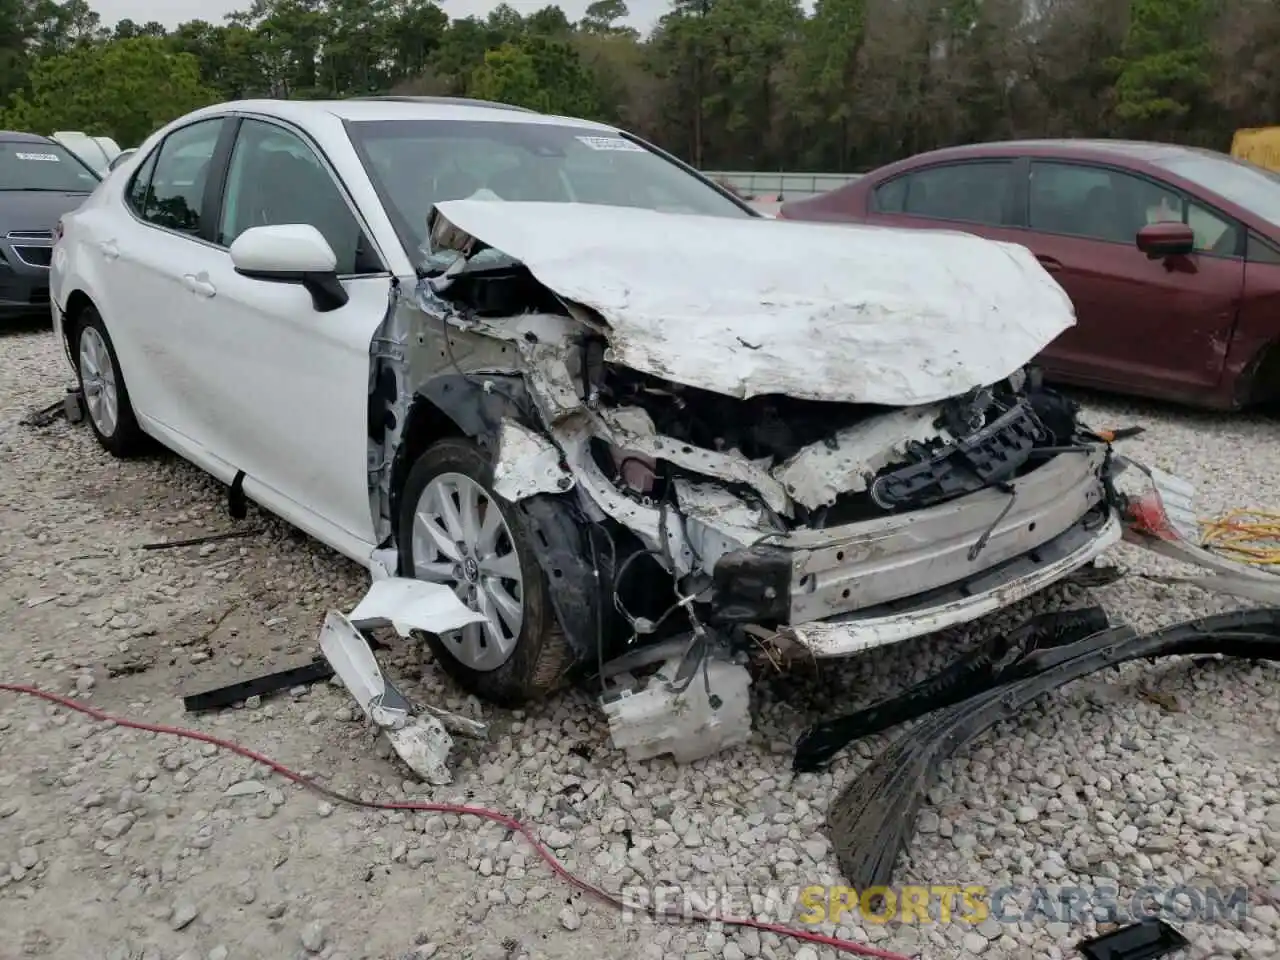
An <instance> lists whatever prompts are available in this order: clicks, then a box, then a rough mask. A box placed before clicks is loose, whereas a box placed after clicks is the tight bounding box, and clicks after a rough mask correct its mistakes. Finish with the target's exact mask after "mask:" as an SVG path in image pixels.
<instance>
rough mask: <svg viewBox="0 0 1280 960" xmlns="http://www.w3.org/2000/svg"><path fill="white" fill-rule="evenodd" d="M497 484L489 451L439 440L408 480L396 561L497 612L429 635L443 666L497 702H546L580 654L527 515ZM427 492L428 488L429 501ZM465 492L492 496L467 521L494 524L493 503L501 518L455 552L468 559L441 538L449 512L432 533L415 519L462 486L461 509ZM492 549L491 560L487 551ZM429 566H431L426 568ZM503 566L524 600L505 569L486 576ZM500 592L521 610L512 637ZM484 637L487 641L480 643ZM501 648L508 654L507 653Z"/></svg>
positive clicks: (408, 572)
mask: <svg viewBox="0 0 1280 960" xmlns="http://www.w3.org/2000/svg"><path fill="white" fill-rule="evenodd" d="M492 484H493V466H492V463H491V462H490V459H489V457H488V455H486V454H485V453H484V451H482V450H481V449H480V448H479V447H478V446H476V445H475V444H474V443H471V442H470V441H467V440H459V439H448V440H442V441H440V442H439V443H436V444H435V445H433V446H432V447H430V448H429V449H428V450H427V451H426V453H424V454H423V455H422V456H421V457H419V458H418V460H417V462H416V463H414V465H413V467H412V468H411V469H410V470H409V475H408V477H406V478H405V484H404V489H403V491H402V492H401V497H400V516H399V523H398V533H399V537H398V540H399V553H400V569H401V571H402V572H403V575H404V576H413V577H417V578H419V579H422V580H430V581H435V582H443V583H448V584H449V585H450V586H453V587H454V588H455V592H456V593H458V594H459V596H460V597H462V599H463V602H464V603H467V605H468V606H470V607H471V608H472V609H479V610H480V612H481V613H485V612H488V613H490V614H491V615H493V616H494V617H495V621H494V623H493V624H492V625H489V624H481V625H476V629H475V631H474V632H472V633H470V635H468V631H469V630H470V628H464V630H462V631H458V632H457V633H455V634H452V635H447V636H436V635H434V634H427V635H426V637H427V643H428V645H429V646H430V648H431V651H432V653H434V654H435V657H436V660H437V661H439V663H440V665H441V667H443V668H444V670H445V672H447V673H448V674H449V675H450V676H451V677H453V679H454V680H456V681H457V683H458V684H459V686H461V687H462V688H463V689H464V690H466V691H467V692H468V693H472V694H474V695H475V696H477V697H479V698H480V699H481V700H485V701H488V702H490V703H493V704H497V705H498V706H504V707H514V706H519V705H521V704H524V703H529V702H531V701H536V700H541V699H543V698H545V697H546V696H547V695H549V694H551V693H553V692H555V691H556V690H558V689H560V687H561V686H562V685H563V684H564V682H565V680H566V679H567V674H568V671H569V670H570V668H571V667H572V665H573V663H574V658H573V656H572V652H571V650H570V648H569V644H568V641H567V639H566V638H565V635H564V632H563V630H561V628H560V625H559V622H558V621H557V618H556V614H555V610H554V608H553V607H552V604H551V599H550V589H549V587H548V585H547V579H546V576H545V574H544V573H543V572H542V567H541V566H540V565H539V563H538V559H537V556H536V553H535V549H534V546H533V540H532V538H531V537H530V535H529V531H528V527H527V525H526V523H525V521H524V516H523V514H522V513H521V512H520V511H518V510H517V509H515V507H513V506H512V505H511V504H510V503H507V502H506V501H504V500H502V499H500V498H499V497H498V496H497V495H496V494H495V493H493V487H492ZM470 485H474V486H470ZM429 490H430V491H431V494H430V496H427V498H426V499H425V500H424V495H427V494H428V491H429ZM464 492H473V493H474V494H475V496H476V497H477V500H478V501H480V502H484V501H482V500H481V499H480V498H482V497H483V498H487V502H484V507H483V511H482V512H481V513H480V514H479V518H478V519H477V520H476V522H475V524H473V526H472V527H471V529H475V528H477V527H481V528H483V529H485V530H488V529H490V526H489V524H486V523H484V518H488V517H489V513H488V510H489V509H491V508H493V507H494V506H496V508H497V509H498V511H499V516H500V524H499V529H498V531H497V533H496V534H490V535H489V536H488V537H486V536H485V535H481V536H480V537H477V538H475V542H474V543H472V544H468V545H467V546H468V547H469V548H470V552H469V553H467V552H465V551H458V552H457V553H458V556H460V557H461V558H462V560H461V562H455V559H454V558H452V557H449V556H447V555H446V554H445V553H444V552H443V551H442V549H441V547H440V546H439V544H440V543H441V538H442V537H443V538H444V539H445V540H450V539H452V538H450V537H448V536H447V533H448V530H447V527H446V525H445V523H444V520H443V519H439V520H435V519H433V520H432V521H430V524H431V526H433V527H434V530H435V533H436V535H437V536H436V537H432V536H430V535H428V534H427V533H426V528H427V525H428V521H426V520H425V519H424V521H422V522H420V523H418V526H417V530H416V531H415V522H416V518H417V516H418V513H419V508H420V505H421V507H422V510H423V514H424V518H425V517H432V518H436V517H440V516H442V513H443V511H441V510H438V509H437V507H438V506H439V504H440V500H439V497H440V495H441V494H444V495H450V494H455V493H456V494H457V497H456V498H454V497H451V498H450V503H451V504H453V505H454V507H455V510H457V515H458V516H462V515H465V501H464V500H463V497H462V495H463V493H464ZM415 533H416V534H417V539H416V540H415ZM490 538H492V550H493V552H492V553H491V552H490V546H491V543H490ZM464 539H465V538H464ZM415 551H417V553H418V554H419V555H418V556H415ZM486 556H487V557H488V559H484V558H485V557H486ZM426 564H432V566H431V568H430V570H429V571H428V569H427V568H426V566H425V565H426ZM464 564H467V566H464ZM449 567H452V570H451V571H449V570H448V568H449ZM497 570H501V572H502V574H504V575H505V574H508V573H512V572H515V571H517V570H518V574H519V578H520V579H519V588H520V589H519V591H518V593H519V596H518V598H517V597H516V590H515V589H514V582H513V581H512V580H511V579H510V578H509V577H505V576H486V573H492V572H494V571H497ZM459 573H461V577H460V578H459V576H458V574H459ZM495 581H496V582H495ZM497 588H501V592H499V591H498V589H497ZM468 590H472V591H474V594H473V596H474V597H475V598H476V599H469V598H468V596H467V595H466V594H467V592H468ZM494 597H499V598H502V599H504V600H505V601H506V609H507V610H508V611H509V610H510V609H511V605H510V601H511V600H512V599H518V602H519V607H520V617H521V618H520V622H519V624H518V631H517V632H516V633H515V634H514V635H513V639H511V640H508V639H507V634H510V633H511V629H512V625H511V623H510V622H509V621H507V620H506V619H504V618H503V617H502V615H501V612H500V610H499V603H498V601H496V600H494V599H493V598H494ZM496 631H500V632H501V637H502V641H499V642H495V639H494V638H495V635H496ZM477 635H478V637H477ZM478 640H479V642H481V643H482V645H483V648H478V647H477V641H478ZM504 649H505V650H506V651H508V652H506V653H504Z"/></svg>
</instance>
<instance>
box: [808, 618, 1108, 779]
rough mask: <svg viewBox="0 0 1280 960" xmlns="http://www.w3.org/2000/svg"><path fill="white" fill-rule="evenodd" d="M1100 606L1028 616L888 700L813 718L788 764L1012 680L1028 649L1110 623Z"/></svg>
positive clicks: (823, 757) (819, 763)
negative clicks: (826, 717)
mask: <svg viewBox="0 0 1280 960" xmlns="http://www.w3.org/2000/svg"><path fill="white" fill-rule="evenodd" d="M1110 626H1111V624H1110V622H1109V621H1108V620H1107V614H1106V611H1104V610H1103V609H1102V608H1101V607H1086V608H1084V609H1082V610H1061V611H1057V612H1054V613H1044V614H1040V615H1039V616H1035V617H1032V618H1031V619H1030V620H1028V621H1027V622H1026V623H1024V624H1023V625H1022V626H1020V627H1018V628H1017V629H1016V630H1012V631H1010V632H1009V633H1007V634H1003V635H1001V636H998V637H995V638H994V639H992V640H990V641H989V642H987V643H984V644H983V645H982V646H980V647H978V648H977V649H976V650H974V651H972V652H971V653H969V654H968V655H967V656H964V657H961V658H960V659H959V660H957V661H956V662H955V663H953V664H951V666H949V667H947V668H946V669H945V670H943V671H942V672H941V673H938V674H935V675H934V676H932V677H929V678H928V679H927V680H923V681H921V682H920V683H918V684H916V685H915V686H914V687H911V688H910V689H909V690H906V691H905V692H903V693H901V694H899V695H898V696H896V697H894V698H892V699H890V700H882V701H880V702H879V703H876V704H874V705H872V706H870V707H867V708H866V709H864V710H859V711H857V712H856V713H850V714H846V715H845V716H842V717H836V718H835V719H833V720H825V721H823V722H822V723H817V724H814V725H813V726H812V727H810V728H809V729H808V730H806V731H805V732H804V734H803V736H801V737H800V741H799V743H797V744H796V757H795V761H794V763H793V765H792V769H794V770H795V772H796V773H813V772H814V771H817V770H820V769H822V768H823V767H824V766H826V765H827V763H828V762H830V760H831V758H832V757H834V756H835V755H836V754H837V753H839V752H840V751H841V750H843V749H844V748H845V747H847V746H848V745H849V744H850V743H853V742H854V741H855V740H861V739H863V738H864V737H869V736H871V735H872V734H875V733H880V732H882V731H884V730H888V729H889V728H890V727H896V726H898V724H900V723H906V722H907V721H909V720H915V719H916V718H918V717H923V716H924V715H925V714H926V713H932V712H933V711H935V710H941V709H942V708H943V707H950V706H953V705H955V704H957V703H961V702H963V701H965V700H967V699H969V698H970V697H974V696H977V695H978V694H980V693H983V692H985V691H987V690H990V689H992V688H994V687H997V686H1002V685H1005V684H1008V683H1012V682H1014V681H1015V680H1020V679H1022V678H1024V677H1026V676H1027V674H1028V671H1030V670H1035V669H1036V663H1037V661H1034V660H1032V659H1030V657H1031V654H1033V653H1035V652H1036V651H1038V650H1045V649H1048V648H1050V647H1061V646H1064V645H1067V644H1072V643H1075V642H1077V641H1079V640H1083V639H1085V638H1086V637H1090V636H1093V635H1094V634H1096V633H1100V632H1101V631H1103V630H1106V629H1107V628H1108V627H1110Z"/></svg>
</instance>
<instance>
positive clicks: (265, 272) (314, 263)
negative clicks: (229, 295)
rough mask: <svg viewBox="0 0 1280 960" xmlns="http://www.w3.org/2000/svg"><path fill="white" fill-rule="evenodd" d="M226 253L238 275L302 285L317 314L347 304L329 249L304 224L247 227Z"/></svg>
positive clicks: (336, 259) (323, 239)
mask: <svg viewBox="0 0 1280 960" xmlns="http://www.w3.org/2000/svg"><path fill="white" fill-rule="evenodd" d="M230 253H231V262H232V263H233V264H234V265H235V268H236V272H237V273H239V274H242V275H244V276H246V277H252V278H253V279H255V280H268V281H275V282H277V283H299V284H302V286H304V287H306V288H307V290H308V291H309V292H310V293H311V299H312V302H313V303H314V305H315V308H316V309H317V310H319V311H321V312H325V311H328V310H336V309H337V308H338V307H340V306H342V305H343V304H344V303H346V302H347V299H348V297H347V291H346V289H345V288H344V287H343V286H342V282H341V281H340V280H339V279H338V275H337V273H336V272H335V269H336V267H337V263H338V258H337V256H336V255H335V254H334V252H333V247H331V246H329V241H328V240H326V239H325V238H324V235H323V234H322V233H321V232H320V231H319V230H317V229H316V228H315V227H313V226H311V225H310V224H308V223H281V224H273V225H272V226H269V227H250V228H249V229H248V230H245V231H244V232H243V233H241V234H240V236H238V237H236V239H235V242H234V243H232V244H231V250H230Z"/></svg>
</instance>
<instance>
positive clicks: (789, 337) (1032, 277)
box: [436, 200, 1075, 406]
mask: <svg viewBox="0 0 1280 960" xmlns="http://www.w3.org/2000/svg"><path fill="white" fill-rule="evenodd" d="M436 210H437V212H438V213H439V215H440V216H442V217H444V218H446V219H447V220H448V222H449V223H450V224H451V225H452V226H454V227H456V228H457V229H458V230H460V231H462V232H465V233H466V234H468V235H469V236H471V237H474V238H478V239H479V240H482V241H483V242H484V243H486V244H488V245H489V246H490V247H493V248H497V249H500V250H502V251H503V252H504V253H506V254H508V255H509V256H510V257H512V258H513V259H515V260H518V261H520V262H521V263H523V264H524V265H525V266H526V267H527V268H528V269H529V271H530V272H531V273H532V274H533V275H534V277H536V278H537V279H538V280H539V281H540V282H541V283H542V284H544V285H545V286H546V287H548V288H549V289H550V290H552V291H553V292H555V293H556V294H557V295H559V296H560V297H562V298H564V299H567V300H571V301H574V302H576V303H580V304H583V305H586V306H588V307H590V308H591V309H593V310H595V311H596V312H597V313H599V314H600V316H601V317H602V318H603V319H604V321H605V322H606V323H607V324H608V327H609V329H608V331H607V336H608V338H609V341H610V346H611V350H610V352H609V354H608V355H607V356H606V359H607V360H611V361H612V362H614V363H618V364H621V365H623V366H627V367H631V368H632V369H635V370H639V371H642V372H644V373H649V374H651V375H653V376H657V377H661V378H663V379H667V380H671V381H674V382H677V383H682V384H686V385H689V386H695V387H701V388H703V389H707V390H713V391H716V392H718V393H723V394H726V395H728V396H734V397H750V396H756V395H761V394H772V393H779V394H786V395H788V396H792V397H797V398H802V399H812V400H831V401H843V402H847V403H876V404H885V405H888V406H913V405H917V404H926V403H935V402H938V401H941V400H944V399H947V398H949V397H954V396H958V395H960V394H963V393H965V392H966V391H968V390H971V389H973V388H975V387H980V386H985V385H987V384H990V383H995V382H998V381H1000V380H1003V379H1004V378H1006V377H1008V376H1010V375H1011V374H1013V373H1014V372H1015V371H1016V370H1018V369H1019V368H1020V367H1021V366H1022V365H1023V364H1025V363H1027V362H1028V361H1029V360H1030V359H1031V358H1032V357H1034V356H1035V355H1036V354H1038V353H1039V352H1040V351H1041V350H1043V348H1044V347H1045V346H1047V345H1048V344H1049V343H1050V342H1052V341H1053V340H1054V339H1055V338H1056V337H1057V336H1058V335H1059V334H1061V333H1062V332H1063V331H1064V330H1067V329H1069V328H1070V327H1071V326H1073V325H1074V323H1075V311H1074V308H1073V307H1072V304H1071V300H1070V298H1069V297H1068V296H1067V294H1066V292H1065V291H1064V290H1063V289H1062V287H1061V286H1059V285H1058V284H1057V282H1055V281H1054V279H1053V278H1052V277H1051V276H1050V275H1049V274H1048V273H1047V272H1046V271H1045V270H1044V268H1043V267H1042V266H1041V265H1040V264H1039V263H1038V262H1037V261H1036V259H1035V257H1034V256H1033V255H1032V254H1031V252H1030V251H1029V250H1027V249H1026V248H1025V247H1022V246H1019V245H1016V244H1008V243H1001V242H997V241H991V240H985V239H981V238H979V237H976V236H972V235H969V234H964V233H960V232H950V231H926V232H921V231H917V230H898V229H892V228H888V227H880V226H877V227H866V226H858V225H847V224H839V225H830V224H815V223H802V222H795V221H784V220H767V219H762V218H743V219H741V220H739V219H736V218H731V217H704V216H686V215H678V214H670V213H660V212H657V211H652V210H640V209H631V208H618V207H602V206H597V205H594V204H559V203H555V204H548V203H501V204H499V203H490V202H484V201H478V200H450V201H444V202H441V203H439V204H437V205H436ZM584 264H588V265H589V268H588V269H584V268H583V265H584ZM975 278H980V282H979V281H978V280H975ZM974 330H982V331H984V336H982V337H974V336H973V331H974Z"/></svg>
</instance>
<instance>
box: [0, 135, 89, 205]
mask: <svg viewBox="0 0 1280 960" xmlns="http://www.w3.org/2000/svg"><path fill="white" fill-rule="evenodd" d="M97 185H98V177H97V176H96V175H95V174H94V173H93V171H92V170H90V169H89V168H88V167H86V166H85V165H84V164H83V163H81V162H80V161H79V160H78V159H76V157H75V156H74V155H73V154H72V153H71V152H70V151H69V150H67V149H66V147H63V146H60V145H59V144H56V143H40V142H38V141H35V142H33V141H22V140H0V190H41V191H45V190H47V191H52V192H56V193H92V192H93V188H94V187H96V186H97Z"/></svg>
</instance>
